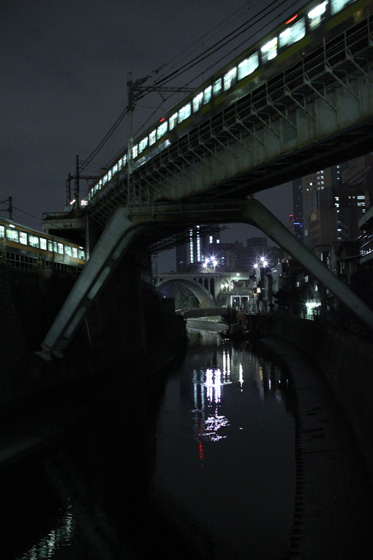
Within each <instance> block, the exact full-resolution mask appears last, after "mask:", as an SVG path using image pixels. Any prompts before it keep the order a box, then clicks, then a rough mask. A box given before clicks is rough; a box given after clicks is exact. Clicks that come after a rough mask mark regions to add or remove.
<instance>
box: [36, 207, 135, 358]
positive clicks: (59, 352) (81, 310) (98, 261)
mask: <svg viewBox="0 0 373 560" xmlns="http://www.w3.org/2000/svg"><path fill="white" fill-rule="evenodd" d="M141 229H142V228H141V224H138V225H137V226H134V224H133V223H132V222H131V221H130V220H129V219H128V215H127V211H126V209H125V208H119V209H118V210H117V211H116V212H115V214H114V215H113V217H112V219H111V220H110V222H109V224H108V226H107V228H106V230H105V231H104V233H103V234H102V236H101V237H100V239H99V241H98V243H97V245H96V247H95V248H94V250H93V252H92V255H91V257H90V259H89V260H88V262H87V264H86V266H85V267H84V269H83V271H82V273H81V275H80V276H79V278H78V279H77V281H76V282H75V284H74V286H73V288H72V290H71V292H70V294H69V296H68V297H67V299H66V301H65V303H64V304H63V306H62V308H61V310H60V312H59V313H58V315H57V317H56V319H55V320H54V323H53V324H52V326H51V328H50V330H49V332H48V333H47V335H46V337H45V339H44V341H43V343H42V351H41V352H37V354H38V355H39V356H41V357H42V358H44V359H46V360H49V359H51V357H52V355H54V356H57V357H59V358H62V356H63V349H64V348H66V347H67V346H68V345H69V343H70V341H71V339H72V337H73V336H74V334H75V332H76V330H77V329H78V327H79V325H80V323H81V321H82V320H83V319H84V317H85V315H86V312H87V310H88V309H89V307H90V306H91V304H92V302H93V300H94V299H95V297H96V295H97V294H98V293H99V292H100V291H101V289H102V288H103V287H104V286H105V284H106V283H107V282H108V280H109V278H110V277H111V275H112V273H113V272H114V270H115V269H116V267H117V266H118V264H119V262H120V261H121V259H122V257H123V255H124V253H125V252H126V250H127V249H128V247H129V246H130V245H131V243H132V242H133V240H134V239H135V237H137V235H139V233H140V232H141Z"/></svg>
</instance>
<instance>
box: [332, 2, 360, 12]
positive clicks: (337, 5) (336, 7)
mask: <svg viewBox="0 0 373 560" xmlns="http://www.w3.org/2000/svg"><path fill="white" fill-rule="evenodd" d="M354 2H356V0H331V10H332V15H334V14H336V13H337V12H340V11H341V10H343V8H344V7H345V6H347V5H348V4H353V3H354Z"/></svg>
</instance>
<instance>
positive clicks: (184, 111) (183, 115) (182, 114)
mask: <svg viewBox="0 0 373 560" xmlns="http://www.w3.org/2000/svg"><path fill="white" fill-rule="evenodd" d="M191 113H192V104H191V103H187V104H186V105H184V107H182V108H181V109H180V111H179V113H178V117H177V120H178V122H179V123H181V122H183V121H185V119H187V118H189V117H190V115H191Z"/></svg>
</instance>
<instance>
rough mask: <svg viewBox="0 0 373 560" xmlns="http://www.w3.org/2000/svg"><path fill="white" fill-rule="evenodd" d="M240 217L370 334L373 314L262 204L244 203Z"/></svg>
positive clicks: (255, 202) (254, 201) (372, 326)
mask: <svg viewBox="0 0 373 560" xmlns="http://www.w3.org/2000/svg"><path fill="white" fill-rule="evenodd" d="M242 214H243V217H244V219H245V221H247V222H248V223H250V224H252V225H255V226H257V227H258V228H259V229H260V230H261V231H262V232H263V233H265V234H266V235H268V237H270V238H271V239H272V240H273V241H275V242H276V243H278V244H279V245H280V246H281V247H282V248H283V249H285V250H286V251H287V252H288V253H289V254H290V255H291V256H292V257H294V258H295V259H296V260H297V261H298V262H299V263H300V264H301V265H303V266H304V268H305V269H306V270H308V271H309V272H310V273H311V274H312V275H313V276H314V277H315V278H317V279H318V280H320V282H321V283H322V284H323V285H324V286H325V287H326V288H328V289H329V290H330V291H331V292H332V293H333V294H334V295H335V296H336V297H337V298H338V299H339V300H341V301H342V302H343V303H344V305H346V307H348V308H349V309H350V310H351V311H352V312H353V313H355V314H356V315H357V316H358V317H359V318H360V319H361V320H362V321H364V323H365V324H367V325H368V326H369V327H370V328H371V329H372V330H373V311H372V310H371V309H370V308H369V307H368V306H367V305H366V304H365V303H364V302H363V301H362V300H361V299H360V298H359V297H358V296H357V295H356V294H355V293H354V292H353V291H352V290H351V289H350V288H349V287H348V286H347V285H346V284H345V283H344V282H342V280H340V279H339V278H338V277H337V276H335V275H334V274H333V273H332V272H331V271H330V270H329V269H328V268H327V267H326V266H325V265H324V264H323V263H322V262H321V261H319V260H318V258H317V257H315V255H314V254H313V253H312V252H311V251H310V250H309V249H307V248H306V247H305V246H304V245H302V243H300V242H299V241H298V240H297V238H296V237H295V236H294V235H293V234H292V233H291V232H290V231H289V230H288V229H287V228H286V227H285V226H284V225H283V224H282V223H281V222H280V220H278V219H277V218H276V217H275V216H274V215H273V214H272V213H271V212H270V211H269V210H267V208H265V207H264V206H263V204H261V203H260V202H258V201H257V200H254V199H252V200H248V201H247V202H244V203H242Z"/></svg>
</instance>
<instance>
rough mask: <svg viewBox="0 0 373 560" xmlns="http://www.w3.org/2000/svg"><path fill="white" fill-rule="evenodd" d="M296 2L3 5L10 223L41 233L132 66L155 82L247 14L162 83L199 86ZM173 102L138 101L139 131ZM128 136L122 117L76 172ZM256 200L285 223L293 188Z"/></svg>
mask: <svg viewBox="0 0 373 560" xmlns="http://www.w3.org/2000/svg"><path fill="white" fill-rule="evenodd" d="M303 3H304V2H299V1H297V2H294V1H284V2H281V1H276V2H274V1H271V0H264V1H262V2H260V3H257V2H254V1H251V2H250V1H246V2H243V1H242V0H230V2H226V0H202V1H200V0H199V1H197V0H190V1H189V2H185V1H180V0H157V2H154V1H150V0H137V1H136V2H128V1H125V0H106V1H104V0H85V1H83V2H80V3H78V2H76V1H72V0H28V1H27V0H18V1H17V0H16V1H15V2H8V3H3V5H2V17H1V20H0V27H1V29H0V53H1V54H0V57H1V79H0V88H1V95H0V99H1V132H2V133H1V172H0V173H1V183H0V184H1V186H0V201H4V200H5V199H7V198H8V196H12V197H13V204H14V207H15V210H14V212H13V219H14V220H15V221H16V222H19V223H22V224H25V225H29V226H32V227H34V228H35V229H41V217H42V213H43V212H56V211H61V210H63V207H64V206H65V201H66V179H67V175H68V173H69V172H70V173H74V172H75V158H76V155H79V157H80V159H81V160H85V159H87V158H88V156H89V155H90V154H91V152H92V151H93V150H94V149H95V148H96V146H97V145H98V144H99V142H100V141H101V140H102V138H103V137H104V136H105V134H106V133H107V131H108V130H109V129H110V127H111V126H112V124H113V123H114V122H115V121H116V119H117V117H118V116H119V115H120V113H121V112H122V111H123V109H124V108H125V106H126V104H127V88H126V83H127V80H128V73H129V72H132V79H133V80H136V79H138V78H142V77H145V76H151V77H150V78H149V80H148V83H149V84H150V83H151V82H152V79H154V78H158V77H160V76H162V75H165V74H168V73H169V72H171V71H173V70H175V69H177V68H179V67H180V66H181V65H182V64H184V63H185V62H186V61H188V60H191V59H192V58H193V57H195V56H196V55H197V54H199V53H201V52H203V51H204V50H205V49H206V48H207V47H208V46H211V45H212V44H214V43H215V42H217V41H219V40H221V39H222V38H224V37H226V36H227V35H228V34H229V32H231V31H232V30H234V29H236V28H238V27H239V26H240V25H242V24H243V23H245V22H246V21H251V22H252V27H251V29H249V30H248V31H246V32H245V33H242V34H241V35H240V36H239V37H238V38H237V39H236V40H235V41H234V42H230V43H229V44H226V45H225V48H222V49H219V50H218V51H217V52H216V53H215V56H214V57H213V58H208V59H207V60H205V61H204V63H203V64H202V65H200V66H198V67H197V66H196V67H193V68H192V69H191V70H190V71H189V72H187V73H186V74H183V75H182V76H179V77H178V78H177V79H176V80H175V81H174V82H173V83H172V84H170V85H173V86H182V85H188V86H189V87H194V86H195V87H198V84H199V83H201V82H202V81H203V80H204V79H206V78H207V77H208V76H209V75H210V74H211V73H212V72H213V70H214V69H216V68H217V67H218V66H222V65H223V64H224V63H226V62H228V61H229V59H231V58H233V57H234V56H235V54H238V53H239V52H240V51H241V50H244V49H245V48H246V47H247V46H249V45H250V44H251V43H253V42H254V41H255V39H259V38H260V37H261V36H264V35H265V34H266V33H267V32H269V31H270V30H271V29H272V28H273V27H275V25H276V24H277V23H279V22H281V21H284V20H285V19H286V18H287V17H288V16H289V15H292V14H293V13H294V11H295V9H296V6H300V5H302V4H303ZM259 6H260V7H259ZM266 7H267V10H265V8H266ZM261 10H264V11H261ZM256 14H260V18H261V19H260V21H257V20H256V19H255V16H256ZM255 32H256V35H255ZM234 48H235V49H236V50H233V49H234ZM224 55H226V56H225V58H224V59H223V56H224ZM166 64H167V66H164V65H166ZM214 64H215V66H214ZM157 69H158V72H157V73H155V72H156V71H157ZM152 76H153V77H154V78H152ZM166 95H169V94H166ZM178 95H179V96H180V95H181V94H178ZM184 95H185V94H182V96H184ZM164 96H165V95H164ZM180 99H181V97H177V96H174V97H173V98H171V99H168V101H167V100H166V101H165V102H164V103H163V105H162V103H161V102H162V99H161V96H160V95H159V94H153V95H152V96H148V97H146V98H144V99H142V100H141V101H140V102H139V104H138V106H137V108H136V112H135V117H134V131H135V133H136V132H139V131H140V130H141V126H142V125H144V124H145V125H146V126H149V125H151V123H152V122H155V121H156V120H157V119H158V118H160V117H161V116H162V113H163V112H165V111H166V110H167V109H168V108H170V107H171V106H172V105H174V104H176V103H177V102H178V101H179V100H180ZM157 108H158V109H157ZM126 142H127V123H126V120H125V119H124V120H123V122H122V124H121V126H120V127H119V128H118V129H117V131H116V133H115V135H113V137H112V138H111V140H110V141H109V142H108V143H107V145H106V146H105V147H104V149H103V150H101V152H100V153H99V154H98V157H96V158H95V160H94V161H93V162H92V164H91V165H90V166H88V167H87V168H85V169H84V170H83V171H82V173H83V174H87V175H96V174H98V173H99V172H100V169H102V168H103V167H105V166H106V165H107V164H108V163H109V162H110V161H111V160H112V158H113V157H114V156H115V155H116V154H117V153H118V151H119V150H120V149H121V148H122V147H123V146H125V145H126ZM87 187H88V184H87V183H83V184H82V191H83V194H84V192H85V190H86V188H87ZM258 198H259V199H260V200H262V201H263V202H264V203H265V204H266V205H267V206H268V208H269V209H270V210H271V211H273V212H274V213H276V214H277V215H278V217H279V218H280V219H281V220H283V221H284V222H286V221H287V217H288V215H289V213H291V211H292V201H291V194H290V186H289V185H287V186H285V187H279V188H276V189H272V190H271V191H267V192H265V193H263V194H261V195H258ZM6 208H7V205H6V204H5V203H2V204H0V215H2V216H7V212H6ZM258 233H259V232H258V231H257V230H255V229H253V228H249V226H242V227H240V226H232V228H231V230H229V231H228V232H224V233H223V236H222V240H223V241H224V240H227V241H231V240H232V241H234V240H236V239H238V240H241V241H245V240H246V238H247V237H248V236H250V235H258Z"/></svg>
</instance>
